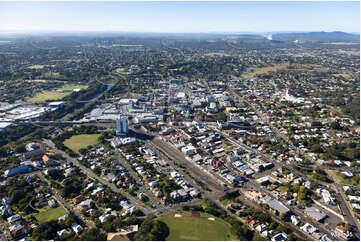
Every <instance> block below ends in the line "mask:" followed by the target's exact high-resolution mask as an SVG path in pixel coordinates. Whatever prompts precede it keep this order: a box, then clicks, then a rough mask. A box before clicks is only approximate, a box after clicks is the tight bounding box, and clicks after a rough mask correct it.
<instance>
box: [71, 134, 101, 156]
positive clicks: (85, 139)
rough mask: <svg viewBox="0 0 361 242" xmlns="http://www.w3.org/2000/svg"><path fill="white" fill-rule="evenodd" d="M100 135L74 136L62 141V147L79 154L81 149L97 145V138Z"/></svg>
mask: <svg viewBox="0 0 361 242" xmlns="http://www.w3.org/2000/svg"><path fill="white" fill-rule="evenodd" d="M100 135H101V134H80V135H74V136H72V137H71V138H69V139H67V140H65V141H64V145H65V146H66V147H68V148H69V149H71V150H73V151H74V152H79V150H80V149H82V148H87V147H88V146H89V145H96V144H98V143H99V140H98V138H99V137H100Z"/></svg>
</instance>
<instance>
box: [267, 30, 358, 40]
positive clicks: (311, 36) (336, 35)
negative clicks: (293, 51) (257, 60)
mask: <svg viewBox="0 0 361 242" xmlns="http://www.w3.org/2000/svg"><path fill="white" fill-rule="evenodd" d="M272 38H273V40H283V41H287V40H288V41H293V40H303V41H307V40H309V41H320V42H360V35H359V34H350V33H345V32H339V31H335V32H308V33H276V34H273V35H272Z"/></svg>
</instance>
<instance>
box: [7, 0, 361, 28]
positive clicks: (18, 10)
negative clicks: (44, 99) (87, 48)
mask: <svg viewBox="0 0 361 242" xmlns="http://www.w3.org/2000/svg"><path fill="white" fill-rule="evenodd" d="M0 21H1V23H2V24H1V25H0V32H2V33H4V32H15V33H44V32H52V33H55V32H68V33H70V32H73V33H74V32H108V33H115V32H123V33H168V34H172V33H174V34H177V33H179V34H185V33H189V34H191V33H271V32H321V31H324V32H333V31H342V32H348V33H359V32H360V2H0Z"/></svg>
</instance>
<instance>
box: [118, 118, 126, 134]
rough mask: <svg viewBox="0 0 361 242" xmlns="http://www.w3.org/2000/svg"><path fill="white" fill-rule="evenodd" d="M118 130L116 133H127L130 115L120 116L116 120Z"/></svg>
mask: <svg viewBox="0 0 361 242" xmlns="http://www.w3.org/2000/svg"><path fill="white" fill-rule="evenodd" d="M116 124H117V131H116V135H127V134H128V132H129V127H128V117H127V116H119V118H118V119H117V120H116Z"/></svg>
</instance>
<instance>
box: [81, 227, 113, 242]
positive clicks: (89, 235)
mask: <svg viewBox="0 0 361 242" xmlns="http://www.w3.org/2000/svg"><path fill="white" fill-rule="evenodd" d="M80 240H82V241H104V240H107V235H106V234H105V233H102V232H101V231H100V229H98V228H93V229H90V230H88V231H87V232H84V233H83V234H82V235H81V236H80Z"/></svg>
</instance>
